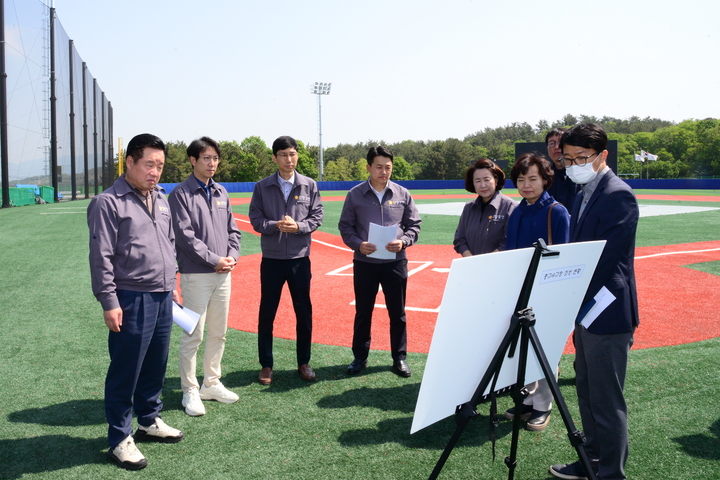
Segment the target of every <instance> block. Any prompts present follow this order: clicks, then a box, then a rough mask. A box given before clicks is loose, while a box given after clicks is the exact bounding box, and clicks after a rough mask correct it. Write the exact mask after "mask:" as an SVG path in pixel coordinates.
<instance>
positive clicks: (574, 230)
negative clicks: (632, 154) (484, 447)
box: [550, 123, 639, 480]
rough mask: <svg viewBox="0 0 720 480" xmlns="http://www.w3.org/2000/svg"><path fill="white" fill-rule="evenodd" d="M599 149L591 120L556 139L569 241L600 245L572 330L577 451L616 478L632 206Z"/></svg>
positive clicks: (628, 340) (631, 276) (574, 467)
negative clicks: (565, 183)
mask: <svg viewBox="0 0 720 480" xmlns="http://www.w3.org/2000/svg"><path fill="white" fill-rule="evenodd" d="M606 147H607V135H606V134H605V131H604V130H603V129H602V127H600V126H599V125H596V124H592V123H590V124H580V125H577V126H575V127H573V128H572V129H570V130H568V131H567V132H565V133H564V134H563V136H562V138H561V139H560V148H561V149H562V152H563V155H562V157H561V158H560V161H562V162H563V163H564V165H565V168H566V170H567V175H568V177H569V178H570V179H571V180H572V181H573V182H575V183H576V184H578V185H581V190H580V193H578V197H577V198H576V199H575V201H574V203H573V208H572V212H571V220H570V242H587V241H592V240H605V241H606V242H607V243H606V244H605V248H604V250H603V252H602V256H601V257H600V261H599V262H598V265H597V268H596V269H595V273H594V274H593V276H592V279H591V281H590V285H589V287H588V289H587V293H586V294H585V298H584V299H583V305H582V306H581V307H580V313H579V315H578V318H577V323H578V325H576V326H575V336H574V338H575V349H576V352H577V355H576V357H575V358H576V360H575V370H576V381H575V385H576V389H577V395H578V405H579V407H580V415H581V417H582V424H583V430H584V432H585V437H586V442H585V451H586V452H587V455H588V457H589V458H590V460H591V464H592V466H593V470H595V474H596V476H597V477H598V478H602V479H603V480H610V479H613V480H615V479H619V480H622V479H625V478H626V474H625V463H626V462H627V458H628V451H629V449H628V421H627V404H626V403H625V396H624V393H623V390H624V387H625V375H626V372H627V363H628V352H629V351H630V347H631V346H632V344H633V334H634V332H635V328H637V326H638V323H639V316H638V301H637V291H636V287H635V268H634V263H633V262H634V257H635V234H636V231H637V224H638V217H639V209H638V203H637V200H636V198H635V195H634V193H633V191H632V189H631V188H630V187H629V186H628V185H627V184H626V183H625V182H623V181H622V180H620V179H619V178H618V177H617V176H616V175H615V174H614V173H613V172H612V170H610V168H609V167H608V166H607V163H606V160H607V156H608V151H607V148H606ZM550 473H552V474H553V475H554V476H556V477H558V478H563V479H583V478H587V473H586V472H585V471H584V470H583V468H582V467H580V465H579V463H578V462H575V463H570V464H565V465H553V466H552V467H550Z"/></svg>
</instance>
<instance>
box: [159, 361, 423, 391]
mask: <svg viewBox="0 0 720 480" xmlns="http://www.w3.org/2000/svg"><path fill="white" fill-rule="evenodd" d="M313 370H315V373H316V374H317V380H316V381H314V382H307V381H305V380H303V379H302V378H300V375H299V374H298V371H297V369H288V368H275V369H273V381H272V383H271V384H270V385H268V386H263V387H262V388H265V389H266V390H267V391H268V392H273V393H281V392H286V391H290V390H294V389H296V388H305V387H309V386H312V385H316V384H318V383H321V382H331V381H338V380H347V379H350V378H359V377H362V376H364V375H370V374H374V373H382V372H385V373H387V374H388V375H392V376H393V377H395V374H393V373H392V372H391V369H390V365H387V366H384V365H378V366H372V367H367V368H366V369H365V370H363V371H362V373H360V374H359V375H348V374H347V365H345V364H342V365H331V366H326V367H319V368H315V367H313ZM259 373H260V367H259V366H258V368H257V370H240V371H235V372H228V373H224V374H223V377H222V382H223V385H225V386H226V387H227V388H229V389H231V390H232V389H233V388H243V387H247V386H249V385H259V383H258V374H259ZM408 381H411V380H408ZM175 384H177V386H175ZM165 386H166V388H167V387H168V386H170V387H172V388H177V389H179V388H180V381H179V379H178V378H173V379H168V381H166V383H165ZM416 393H417V392H416Z"/></svg>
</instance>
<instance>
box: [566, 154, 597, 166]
mask: <svg viewBox="0 0 720 480" xmlns="http://www.w3.org/2000/svg"><path fill="white" fill-rule="evenodd" d="M600 153H602V152H600ZM600 153H593V154H592V155H587V156H580V157H575V158H570V157H561V158H560V161H561V162H562V163H563V165H565V166H566V167H571V166H572V165H573V164H575V165H577V166H578V167H582V166H583V165H585V164H587V163H588V159H589V158H590V157H597V156H598V155H600Z"/></svg>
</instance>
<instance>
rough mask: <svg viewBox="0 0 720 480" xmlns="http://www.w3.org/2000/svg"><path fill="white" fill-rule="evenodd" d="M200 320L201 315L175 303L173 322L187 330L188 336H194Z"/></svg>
mask: <svg viewBox="0 0 720 480" xmlns="http://www.w3.org/2000/svg"><path fill="white" fill-rule="evenodd" d="M199 320H200V314H199V313H195V312H193V311H192V310H190V309H189V308H185V307H181V306H180V305H178V304H177V303H175V302H173V322H175V323H176V324H177V325H178V326H180V328H182V329H183V330H185V331H186V332H187V333H188V335H190V334H192V332H193V331H194V330H195V327H197V324H198V321H199Z"/></svg>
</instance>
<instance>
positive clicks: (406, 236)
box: [338, 180, 422, 263]
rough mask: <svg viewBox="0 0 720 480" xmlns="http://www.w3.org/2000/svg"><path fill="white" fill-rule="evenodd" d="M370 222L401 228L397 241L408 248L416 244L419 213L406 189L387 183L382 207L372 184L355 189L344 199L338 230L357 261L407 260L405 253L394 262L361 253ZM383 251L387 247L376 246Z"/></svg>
mask: <svg viewBox="0 0 720 480" xmlns="http://www.w3.org/2000/svg"><path fill="white" fill-rule="evenodd" d="M370 223H375V224H377V225H380V226H383V227H387V226H390V225H396V224H397V225H398V232H397V238H398V239H400V240H404V241H405V243H406V244H407V246H410V245H413V244H414V243H415V242H417V239H418V235H419V234H420V223H422V220H420V214H419V213H418V210H417V207H416V206H415V202H414V201H413V199H412V196H411V195H410V192H408V190H407V188H405V187H403V186H401V185H398V184H397V183H395V182H391V181H388V183H387V190H386V191H385V194H384V195H383V200H382V205H381V204H380V202H379V201H378V197H377V195H376V194H375V192H374V190H373V188H372V187H371V186H370V181H369V180H368V181H366V182H363V183H361V184H360V185H356V186H354V187H353V188H352V189H351V190H350V191H349V192H348V194H347V196H346V197H345V204H344V205H343V209H342V213H341V214H340V221H339V222H338V229H339V230H340V235H341V236H342V239H343V242H345V245H347V246H348V247H350V248H352V250H353V251H354V252H355V255H354V259H355V260H360V261H363V262H370V263H389V262H395V261H397V260H402V259H405V258H407V255H406V254H405V250H401V251H400V252H399V253H397V254H396V258H395V260H384V259H378V258H371V257H368V256H366V255H363V254H362V253H360V244H361V243H363V242H367V240H368V232H369V230H370ZM376 246H377V248H384V247H385V246H384V245H376Z"/></svg>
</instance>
